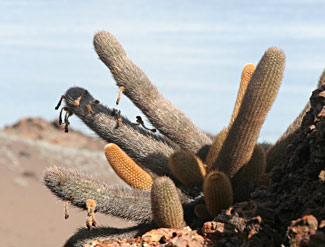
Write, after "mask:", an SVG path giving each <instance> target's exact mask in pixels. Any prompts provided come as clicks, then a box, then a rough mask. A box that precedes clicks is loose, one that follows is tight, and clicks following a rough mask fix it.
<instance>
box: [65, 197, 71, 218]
mask: <svg viewBox="0 0 325 247" xmlns="http://www.w3.org/2000/svg"><path fill="white" fill-rule="evenodd" d="M69 204H71V201H70V200H68V201H65V202H64V218H65V219H68V218H69V216H70V212H69Z"/></svg>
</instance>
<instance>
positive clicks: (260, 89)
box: [212, 48, 285, 177]
mask: <svg viewBox="0 0 325 247" xmlns="http://www.w3.org/2000/svg"><path fill="white" fill-rule="evenodd" d="M284 65H285V56H284V53H283V52H282V51H281V50H280V49H277V48H270V49H268V50H267V51H266V52H265V54H264V55H263V57H262V59H261V61H260V62H259V64H258V65H257V67H256V70H255V72H254V74H253V76H252V78H251V81H250V83H249V85H248V87H247V90H246V93H245V95H244V98H243V101H242V104H241V107H240V109H239V112H238V115H237V117H236V119H235V121H234V123H233V124H232V126H231V128H230V130H229V133H228V135H227V137H226V139H225V142H224V144H223V146H222V149H221V151H220V153H219V155H218V157H217V160H216V161H215V162H214V164H213V165H212V170H216V169H218V170H221V171H223V172H225V173H226V174H227V175H228V176H229V177H233V176H234V175H235V174H236V172H237V171H238V170H239V169H240V168H241V167H242V166H243V165H244V164H246V163H247V162H248V161H249V159H250V158H251V155H252V153H253V150H254V147H255V144H256V141H257V138H258V135H259V132H260V130H261V127H262V125H263V122H264V120H265V117H266V114H267V113H268V111H269V110H270V108H271V106H272V104H273V102H274V100H275V97H276V95H277V93H278V89H279V87H280V84H281V81H282V76H283V71H284Z"/></svg>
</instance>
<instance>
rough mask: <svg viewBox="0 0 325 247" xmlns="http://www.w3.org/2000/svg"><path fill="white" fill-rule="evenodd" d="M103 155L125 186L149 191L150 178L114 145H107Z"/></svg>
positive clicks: (151, 181)
mask: <svg viewBox="0 0 325 247" xmlns="http://www.w3.org/2000/svg"><path fill="white" fill-rule="evenodd" d="M105 155H106V158H107V160H108V162H109V164H110V165H111V166H112V168H113V169H114V171H115V172H116V174H117V175H118V176H119V177H120V178H122V179H123V180H124V181H125V182H126V183H127V184H129V185H130V186H132V187H133V188H137V189H141V190H150V189H151V186H152V183H153V180H152V177H151V176H150V175H149V174H148V173H147V172H146V171H145V170H143V169H142V168H141V167H140V166H138V165H137V164H136V163H135V162H134V161H133V160H132V159H131V158H130V157H129V156H128V155H127V154H126V153H124V152H123V150H122V149H120V148H119V147H118V146H117V145H116V144H114V143H110V144H107V145H106V146H105Z"/></svg>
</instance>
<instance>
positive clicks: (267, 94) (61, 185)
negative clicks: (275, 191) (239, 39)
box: [44, 31, 325, 246]
mask: <svg viewBox="0 0 325 247" xmlns="http://www.w3.org/2000/svg"><path fill="white" fill-rule="evenodd" d="M94 46H95V50H96V52H97V54H98V55H99V58H100V59H101V60H102V61H103V62H104V63H105V65H107V67H108V68H109V69H110V71H111V73H112V74H113V77H114V79H115V81H116V84H117V86H118V87H119V88H120V90H119V96H118V99H117V102H116V105H118V102H119V100H120V98H121V94H122V93H123V94H125V95H126V96H127V97H129V98H130V100H131V101H132V102H133V103H134V104H135V105H136V106H137V107H138V108H139V109H140V110H141V111H142V112H143V113H144V115H145V116H146V117H147V118H148V120H149V121H150V122H151V124H152V125H153V126H154V127H155V128H157V129H158V130H159V131H160V134H162V135H160V134H157V133H154V130H153V129H152V130H150V129H149V128H146V127H145V126H144V125H143V123H142V121H140V120H141V117H139V118H138V119H137V123H132V122H131V121H129V120H128V119H127V118H125V117H124V116H123V115H122V114H121V112H120V110H116V109H110V108H108V107H105V106H104V105H102V104H100V103H99V101H98V100H96V99H95V98H94V97H93V96H92V95H91V94H90V93H89V92H88V91H87V90H85V89H82V88H78V87H73V88H70V89H69V90H67V91H66V93H65V95H64V96H62V97H61V100H60V102H59V104H58V105H57V107H56V109H59V107H60V103H61V101H63V100H64V102H65V104H66V105H65V106H64V107H63V108H62V109H63V110H65V111H66V115H65V118H64V124H65V130H66V131H68V127H69V124H70V123H69V117H70V116H71V115H72V114H74V115H76V116H78V117H79V118H80V119H81V120H82V121H83V122H84V123H85V124H86V125H87V126H88V127H89V128H91V129H92V130H93V131H95V132H96V133H97V134H98V135H99V136H100V137H101V138H103V139H104V140H106V141H107V142H108V143H110V144H108V145H107V146H106V147H105V154H106V156H107V159H108V161H109V163H110V164H111V166H112V167H113V169H114V170H115V171H116V173H117V174H118V175H119V176H120V177H121V178H122V179H123V180H124V181H125V182H127V183H128V184H130V185H131V186H133V187H135V188H130V187H121V186H115V185H106V184H105V183H103V182H99V181H97V180H95V179H93V178H91V177H89V176H85V175H82V174H80V173H78V172H77V171H72V170H66V169H63V168H58V167H54V168H50V169H49V170H47V171H46V172H45V175H44V182H45V185H46V186H47V187H48V188H49V189H50V190H51V191H52V192H53V193H54V194H55V195H56V196H57V197H59V198H60V199H62V200H64V201H67V202H68V203H66V206H67V205H68V204H69V203H70V202H71V204H72V205H74V206H76V207H79V208H82V209H87V210H88V220H87V222H88V226H91V227H92V226H93V225H95V223H94V222H95V217H94V212H95V210H96V211H97V212H101V213H104V214H108V215H112V216H116V217H120V218H124V219H126V220H128V221H133V222H137V223H138V225H137V226H136V227H134V228H127V229H123V230H116V229H114V228H108V229H107V232H106V233H103V232H102V231H98V232H100V234H101V236H103V235H106V234H107V235H110V234H112V236H114V237H116V236H119V235H120V234H123V233H125V234H126V235H127V236H131V235H132V236H135V235H136V234H140V233H141V232H143V231H144V230H146V229H151V228H152V227H153V225H154V223H156V224H157V226H159V227H161V226H162V227H175V228H179V227H182V226H184V225H185V222H186V224H188V225H191V223H193V222H195V220H196V219H197V217H201V218H208V217H214V216H216V215H217V214H218V213H219V212H220V210H222V209H224V208H227V207H228V206H230V205H231V204H232V203H233V199H234V198H235V199H236V198H241V197H242V195H245V198H246V197H247V194H248V193H250V192H251V190H252V189H251V188H250V184H253V188H254V187H255V186H256V184H255V183H257V184H258V183H259V180H261V178H259V177H260V176H262V177H267V176H266V175H265V174H263V171H264V169H265V158H263V157H264V152H262V151H261V148H259V146H256V141H257V137H258V135H259V131H260V129H261V126H262V124H263V122H264V119H265V117H266V114H267V112H268V111H269V109H270V107H271V105H272V103H273V101H274V99H275V97H276V94H277V91H278V88H279V86H280V83H281V79H282V74H283V70H284V61H285V58H284V54H283V52H282V51H281V50H280V49H276V48H270V49H268V50H267V51H266V52H265V54H264V56H263V57H262V59H261V61H260V62H259V63H258V65H257V67H256V69H255V71H254V68H255V67H254V65H251V64H249V65H246V66H245V68H244V70H243V72H242V78H241V84H240V89H239V92H238V95H237V100H236V104H235V107H234V110H233V114H232V117H231V120H230V121H229V124H228V126H227V128H225V129H224V130H222V131H221V132H220V133H219V134H218V136H217V137H216V138H215V140H214V143H212V139H211V138H210V137H208V136H207V135H206V134H205V133H204V132H202V131H200V130H199V129H198V128H197V127H196V126H195V125H194V124H193V123H192V122H191V121H190V119H188V118H187V117H186V116H185V114H184V113H182V112H181V111H180V110H178V109H177V108H176V107H175V106H173V105H172V104H171V103H170V102H169V101H167V100H166V99H165V98H164V97H163V96H162V95H161V94H160V93H159V92H158V90H157V88H156V87H155V86H154V85H153V84H152V83H151V81H150V80H149V79H148V77H147V76H146V75H145V73H144V72H143V71H142V70H141V69H140V68H139V67H138V66H137V65H135V64H134V63H133V62H132V61H131V60H130V59H129V58H128V57H127V55H126V53H125V51H124V49H123V48H122V46H121V44H120V43H119V42H118V41H117V40H116V38H115V37H114V36H113V35H112V34H110V33H108V32H104V31H102V32H98V33H97V34H96V35H95V37H94ZM324 77H325V76H324ZM323 81H324V80H323ZM63 110H61V113H62V111H63ZM61 113H60V116H61ZM60 120H61V117H60ZM138 120H139V121H138ZM60 123H62V120H61V121H60ZM62 124H63V123H62ZM140 125H141V126H142V127H141V126H140ZM298 125H299V124H298ZM210 145H211V147H210V151H209V146H210ZM254 149H255V152H253V151H254ZM208 151H209V154H208ZM276 152H279V150H276ZM252 172H253V173H252ZM207 173H208V174H207ZM254 174H255V175H254ZM261 174H262V175H261ZM230 179H232V183H231V181H230ZM152 180H153V181H152ZM232 184H233V186H234V192H233V188H232ZM240 184H241V185H244V186H243V188H245V189H246V190H247V191H248V192H245V193H243V192H242V191H240V190H239V189H238V188H239V187H238V186H239V185H240ZM246 185H248V186H246ZM193 186H194V187H193ZM149 190H150V191H149ZM233 193H235V194H233ZM236 200H237V199H236ZM87 202H88V203H87ZM90 202H91V203H90ZM204 202H205V205H204V204H203V203H204ZM207 211H208V212H209V215H207ZM195 214H197V216H195ZM184 219H185V220H184ZM184 221H185V222H184ZM92 231H93V232H94V231H96V228H95V229H93V230H92ZM80 232H84V231H79V233H77V234H76V235H75V236H74V237H73V238H71V239H70V240H69V244H70V245H71V246H78V243H80V241H79V240H80V238H82V236H81V235H80V234H81V233H80ZM128 234H130V235H128ZM86 235H89V236H90V235H91V236H94V235H96V234H94V235H92V234H86ZM91 236H90V237H91ZM78 241H79V242H78Z"/></svg>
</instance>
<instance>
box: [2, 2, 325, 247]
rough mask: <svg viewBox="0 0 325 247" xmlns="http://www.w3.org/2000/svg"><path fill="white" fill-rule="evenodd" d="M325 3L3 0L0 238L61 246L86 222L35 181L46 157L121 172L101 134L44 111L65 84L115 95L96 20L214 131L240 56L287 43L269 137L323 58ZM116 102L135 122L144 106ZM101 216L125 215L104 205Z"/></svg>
mask: <svg viewBox="0 0 325 247" xmlns="http://www.w3.org/2000/svg"><path fill="white" fill-rule="evenodd" d="M324 13H325V1H323V0H274V1H267V0H266V1H259V0H253V1H231V0H228V1H212V0H210V1H209V0H207V1H192V0H179V1H170V0H165V1H149V0H134V1H117V0H93V1H80V0H79V1H75V0H70V1H63V0H62V1H59V0H53V1H52V0H51V1H49V0H28V1H27V0H0V71H1V73H0V94H1V97H0V106H1V108H0V114H1V117H0V143H1V144H0V198H1V199H0V202H1V203H0V211H1V213H2V216H1V224H0V241H1V246H9V247H10V246H11V247H16V246H26V247H29V246H44V247H45V246H49V247H50V246H62V245H63V243H64V242H65V241H66V240H67V239H68V238H69V237H70V236H71V235H72V234H73V233H74V232H75V231H76V230H77V228H78V227H82V228H85V220H86V214H85V212H80V210H76V209H71V216H70V218H69V220H68V221H65V220H64V213H63V208H64V206H63V205H64V204H63V202H62V201H59V200H58V199H56V198H55V197H54V196H53V195H52V194H51V193H50V192H49V191H48V190H47V189H46V188H45V186H44V185H43V184H42V174H43V172H44V170H45V169H46V168H47V167H49V166H53V165H58V166H62V167H66V168H74V169H78V170H81V171H83V172H87V173H91V174H92V175H93V176H95V177H100V179H102V180H105V181H106V182H108V183H119V184H122V182H121V180H120V179H119V178H118V177H117V176H116V175H115V174H114V172H112V169H110V167H109V165H108V163H107V161H106V158H105V156H104V154H103V146H104V145H105V143H104V142H103V141H100V140H99V139H98V138H93V137H94V136H95V135H94V134H93V133H92V132H90V131H89V130H88V129H87V127H86V126H85V125H83V124H82V123H81V122H80V120H78V119H77V118H76V117H71V118H70V119H69V120H70V122H71V128H72V129H77V130H79V131H80V132H75V131H72V129H71V131H70V133H69V134H68V135H67V134H66V133H64V131H63V130H62V129H60V128H58V127H57V126H56V125H55V124H53V123H51V121H53V120H54V119H57V118H58V112H57V111H55V110H54V107H55V106H56V104H57V102H58V100H59V98H60V96H61V95H62V94H63V93H64V92H65V91H66V90H67V89H68V88H69V87H71V86H80V87H84V88H86V89H87V90H88V91H89V92H90V93H91V94H92V95H93V96H94V97H95V98H97V99H99V100H100V101H101V103H103V104H106V105H107V106H109V107H114V106H115V101H116V97H117V94H118V88H117V86H116V85H115V82H114V80H113V78H112V76H111V74H110V72H109V70H108V69H107V68H106V67H105V65H104V64H103V63H102V62H101V61H100V60H99V59H98V57H97V55H96V53H95V51H94V48H93V45H92V39H93V35H94V33H95V32H97V31H100V30H107V31H110V32H111V33H113V34H114V35H115V36H116V38H117V39H118V40H119V41H120V42H121V43H122V45H123V46H124V48H125V50H126V52H127V54H128V55H129V57H130V58H131V59H132V60H133V61H135V63H136V64H138V65H139V66H140V67H141V68H142V69H143V70H144V71H145V72H146V73H147V75H148V76H149V78H150V79H151V80H152V82H153V83H154V84H155V85H156V86H157V87H158V89H159V90H160V92H161V93H162V94H163V95H164V96H165V97H166V98H168V99H169V100H170V101H171V102H172V103H173V104H174V105H176V106H177V107H178V108H179V109H181V110H182V111H184V112H185V113H186V114H187V115H188V116H189V117H190V118H191V119H192V121H193V122H194V123H195V124H196V125H197V126H198V127H199V128H201V129H202V130H204V131H206V132H208V133H210V134H216V133H218V131H220V130H221V129H222V128H223V127H225V126H226V125H227V124H228V121H229V119H230V116H231V113H232V109H233V106H234V103H235V99H236V95H237V89H238V87H239V80H240V75H241V71H242V68H243V66H244V65H245V64H247V63H254V64H257V63H258V61H259V60H260V58H261V57H262V55H263V53H264V51H265V50H266V49H268V48H269V47H279V48H281V49H283V51H284V52H285V54H286V70H285V74H284V78H283V83H282V86H281V88H280V92H279V94H278V97H277V99H276V101H275V104H274V105H273V107H272V109H271V111H270V112H269V114H268V116H267V119H266V122H265V124H264V126H263V129H262V131H261V134H260V137H259V141H268V142H274V141H276V139H277V138H278V137H279V136H280V135H281V134H282V133H283V132H284V131H285V130H286V128H287V127H288V125H289V124H290V123H291V122H292V121H293V120H294V119H295V117H296V116H297V115H298V114H299V112H300V111H301V110H302V109H303V107H304V106H305V104H306V103H307V101H308V99H309V97H310V95H311V92H312V90H313V89H315V87H316V85H317V82H318V79H319V77H320V75H321V73H322V71H323V69H324V68H325V15H324ZM119 109H120V110H121V111H122V114H123V115H124V116H127V117H128V118H129V119H130V120H131V121H134V122H135V120H136V118H135V117H136V116H137V115H142V114H141V113H140V112H139V111H138V110H137V108H136V107H135V106H134V105H133V104H132V102H131V101H130V100H128V99H127V98H126V97H125V96H124V97H122V99H121V102H120V105H119ZM142 116H143V115H142ZM147 125H149V124H147ZM83 133H86V134H88V135H90V136H84V135H83ZM97 221H98V224H99V225H110V226H113V227H123V226H130V223H127V222H124V221H121V220H119V219H113V218H111V217H106V216H101V215H99V216H97Z"/></svg>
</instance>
